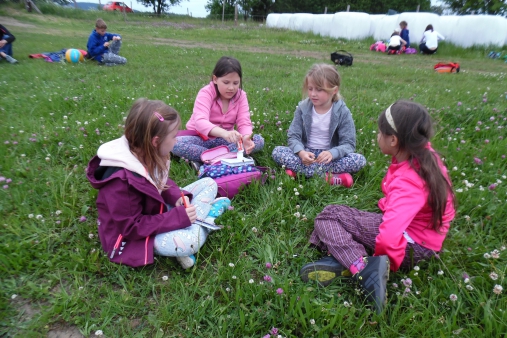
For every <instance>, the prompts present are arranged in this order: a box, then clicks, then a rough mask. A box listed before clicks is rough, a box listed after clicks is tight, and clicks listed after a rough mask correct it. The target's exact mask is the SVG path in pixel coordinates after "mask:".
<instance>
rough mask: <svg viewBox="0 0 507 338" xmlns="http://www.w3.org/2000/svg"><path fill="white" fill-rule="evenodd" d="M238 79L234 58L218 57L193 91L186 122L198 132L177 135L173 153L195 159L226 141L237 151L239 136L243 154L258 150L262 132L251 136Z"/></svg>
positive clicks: (249, 121)
mask: <svg viewBox="0 0 507 338" xmlns="http://www.w3.org/2000/svg"><path fill="white" fill-rule="evenodd" d="M242 79H243V73H242V71H241V64H240V63H239V61H238V60H236V59H234V58H232V57H227V56H223V57H221V58H220V60H218V62H217V64H216V65H215V69H213V73H212V75H211V82H210V83H209V84H208V85H206V86H204V87H203V88H202V89H201V90H200V91H199V94H197V97H196V99H195V103H194V111H193V113H192V116H191V117H190V120H189V121H188V122H187V126H186V127H187V130H188V131H193V132H194V133H195V135H198V136H193V135H185V136H178V137H177V142H176V145H175V146H174V149H173V151H172V153H173V154H174V155H176V156H179V157H182V158H185V159H188V160H190V161H196V162H199V161H200V160H201V154H202V152H203V151H205V150H207V149H211V148H214V147H218V146H221V145H226V146H227V147H228V148H229V150H230V151H233V152H234V151H237V146H236V144H237V142H238V141H239V140H240V139H242V141H243V145H244V148H245V152H246V153H247V154H251V153H254V152H257V151H260V150H262V148H263V147H264V139H263V138H262V136H260V135H257V134H256V135H253V136H252V130H253V127H252V121H251V119H250V109H249V107H248V100H247V97H246V93H245V92H244V91H243V89H242ZM234 127H236V129H234Z"/></svg>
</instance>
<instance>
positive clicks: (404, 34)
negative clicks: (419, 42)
mask: <svg viewBox="0 0 507 338" xmlns="http://www.w3.org/2000/svg"><path fill="white" fill-rule="evenodd" d="M407 27H408V23H407V22H406V21H402V22H400V29H401V31H400V36H401V38H402V39H403V40H405V42H406V43H405V47H407V48H409V47H410V36H409V35H410V34H409V32H408V29H407Z"/></svg>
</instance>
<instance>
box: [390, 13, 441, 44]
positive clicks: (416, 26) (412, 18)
mask: <svg viewBox="0 0 507 338" xmlns="http://www.w3.org/2000/svg"><path fill="white" fill-rule="evenodd" d="M440 18H441V17H440V16H438V15H437V14H434V13H415V12H414V13H413V12H406V13H401V14H399V15H398V22H397V23H396V26H395V27H394V28H393V30H394V29H397V30H400V22H402V21H406V22H407V24H408V30H409V36H410V45H411V46H412V47H414V46H418V45H419V43H420V41H421V39H422V36H423V34H424V30H425V29H426V26H428V25H433V28H434V29H435V30H436V31H437V32H439V33H440V34H442V35H443V36H444V37H445V38H446V39H447V37H446V36H445V34H444V33H443V32H442V31H441V30H440ZM392 33H393V32H391V33H390V34H389V36H391V34H392Z"/></svg>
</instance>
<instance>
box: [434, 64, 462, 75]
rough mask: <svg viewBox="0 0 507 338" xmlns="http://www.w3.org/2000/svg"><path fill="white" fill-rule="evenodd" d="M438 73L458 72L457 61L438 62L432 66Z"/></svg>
mask: <svg viewBox="0 0 507 338" xmlns="http://www.w3.org/2000/svg"><path fill="white" fill-rule="evenodd" d="M433 69H434V70H435V71H436V72H438V73H459V63H457V62H439V63H437V64H436V65H434V66H433Z"/></svg>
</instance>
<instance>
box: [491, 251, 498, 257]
mask: <svg viewBox="0 0 507 338" xmlns="http://www.w3.org/2000/svg"><path fill="white" fill-rule="evenodd" d="M491 257H493V258H494V259H498V258H500V251H498V250H493V251H491Z"/></svg>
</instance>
